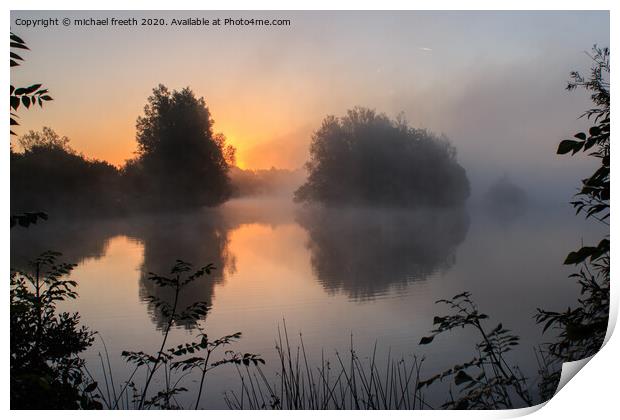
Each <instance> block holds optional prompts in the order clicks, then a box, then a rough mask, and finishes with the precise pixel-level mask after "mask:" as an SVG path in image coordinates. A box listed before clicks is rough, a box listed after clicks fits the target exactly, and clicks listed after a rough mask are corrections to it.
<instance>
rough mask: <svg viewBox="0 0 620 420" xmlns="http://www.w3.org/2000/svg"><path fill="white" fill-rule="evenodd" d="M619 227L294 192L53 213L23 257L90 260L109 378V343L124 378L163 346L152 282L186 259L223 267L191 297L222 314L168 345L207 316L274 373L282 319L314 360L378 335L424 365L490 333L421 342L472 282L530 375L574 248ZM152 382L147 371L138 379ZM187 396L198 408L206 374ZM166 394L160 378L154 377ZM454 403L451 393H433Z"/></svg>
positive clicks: (560, 212)
mask: <svg viewBox="0 0 620 420" xmlns="http://www.w3.org/2000/svg"><path fill="white" fill-rule="evenodd" d="M606 232H608V230H607V229H606V227H605V226H599V225H597V224H596V223H595V222H594V221H584V220H583V218H582V217H581V216H575V215H574V211H573V210H572V209H571V208H570V206H569V205H568V204H564V203H558V204H557V205H544V206H542V205H534V204H532V205H530V206H528V207H527V208H524V209H523V211H521V212H510V211H509V212H506V211H501V212H497V211H495V212H494V211H489V210H485V209H484V208H482V207H480V206H470V207H469V208H466V209H443V210H438V209H426V210H389V209H318V208H313V209H310V208H299V207H297V206H295V205H293V203H291V202H290V201H289V200H285V199H267V198H265V199H260V198H256V199H237V200H233V201H230V202H228V203H227V204H225V205H224V206H222V207H220V208H218V209H205V210H200V211H195V212H184V213H178V214H158V215H143V216H132V217H124V218H115V219H102V220H89V221H86V220H61V219H55V218H54V215H51V218H50V220H49V221H47V222H44V223H39V224H37V225H35V226H32V227H30V228H28V229H22V228H19V227H16V228H13V229H12V231H11V265H12V267H14V268H18V267H24V266H25V264H26V262H27V261H28V260H29V259H32V258H33V257H35V256H36V255H37V254H38V253H40V252H43V251H45V250H48V249H51V250H57V251H60V252H62V253H63V257H62V259H63V261H66V262H74V263H77V264H78V265H77V267H76V268H75V270H74V272H73V274H72V276H71V277H72V278H73V279H75V280H77V281H78V293H79V298H78V300H76V301H73V302H67V303H65V304H63V309H66V310H71V311H78V312H79V313H80V314H81V317H82V321H83V323H84V324H85V325H88V326H90V327H91V328H92V329H93V330H96V331H97V332H98V333H99V336H100V337H98V338H97V340H96V342H95V344H94V345H93V347H92V348H91V349H90V350H88V351H87V352H86V353H85V354H84V357H85V359H86V360H87V362H88V367H89V370H90V371H91V372H92V373H93V375H94V376H95V377H97V378H98V379H99V381H100V383H102V381H103V379H102V377H101V364H100V363H101V362H100V359H99V356H98V354H99V353H100V352H103V351H104V350H103V345H102V341H101V339H103V341H104V342H105V345H106V347H107V351H108V353H109V357H110V363H111V368H112V371H113V373H114V380H115V382H116V384H117V385H118V384H119V383H122V381H123V380H125V379H127V377H128V375H129V373H130V371H131V370H130V369H129V367H128V365H127V364H126V363H125V361H124V360H123V359H122V358H121V356H120V353H121V351H122V350H135V351H137V350H143V351H146V352H152V353H155V352H156V351H157V350H158V348H159V346H158V344H159V343H160V342H161V338H162V331H161V329H162V326H163V323H164V320H163V319H162V316H161V314H160V313H159V312H158V311H157V310H156V308H155V307H154V306H153V304H152V303H151V302H150V301H149V299H148V297H149V296H157V297H159V298H160V299H163V300H170V299H171V298H172V297H171V293H170V291H169V290H166V289H161V288H159V287H157V286H156V285H154V284H153V283H152V282H151V281H149V280H148V273H149V272H155V273H158V274H166V273H168V272H169V270H170V268H171V267H172V265H173V264H174V263H175V260H176V259H182V260H184V261H187V262H191V263H193V264H195V265H196V266H202V265H206V264H208V263H213V264H214V265H215V266H216V270H215V271H214V272H213V273H212V275H210V276H207V277H203V278H201V279H199V280H198V281H195V282H193V283H191V284H190V285H189V286H188V288H187V289H186V290H184V291H183V292H182V296H181V297H180V301H181V304H182V305H189V304H191V303H193V302H195V301H204V302H206V303H207V304H208V307H209V311H208V313H207V315H206V317H204V319H200V320H198V322H186V323H184V325H180V326H178V327H177V328H175V329H174V330H173V332H172V334H171V336H170V337H169V344H170V347H172V346H173V345H176V344H180V343H182V342H185V341H189V340H192V339H193V337H194V336H195V335H196V333H197V331H196V329H195V328H196V327H197V326H200V327H202V328H204V330H205V331H207V332H208V334H209V336H210V337H212V338H215V337H217V336H222V335H226V334H230V333H234V332H237V331H239V332H242V338H241V340H239V341H238V342H237V343H235V344H234V345H232V346H231V347H230V349H232V350H238V351H243V352H250V353H258V354H261V355H262V357H264V358H265V360H266V362H267V363H266V365H265V367H264V370H265V372H266V373H267V374H269V373H271V372H273V371H274V370H275V369H277V363H276V360H277V358H276V351H275V348H274V347H275V340H276V339H277V337H278V329H280V331H283V328H284V325H286V330H287V332H288V335H289V339H290V342H291V346H292V347H293V348H297V346H298V344H299V339H300V336H299V334H300V333H301V334H302V335H303V342H304V346H305V349H306V352H307V353H308V354H310V357H311V361H312V362H314V363H318V361H320V358H321V352H323V354H324V355H325V357H329V358H332V359H333V358H334V357H335V356H334V355H335V352H336V351H339V352H340V353H346V352H347V351H348V350H349V348H350V345H351V342H353V345H354V347H355V349H356V352H357V354H358V355H360V356H370V355H371V354H372V352H373V348H374V346H375V344H376V346H377V354H378V355H379V356H380V357H378V360H384V359H385V356H386V355H387V354H388V352H389V353H390V354H391V355H392V356H395V357H401V356H403V357H406V358H408V357H412V355H414V354H416V355H418V356H422V355H425V356H426V359H425V361H424V365H423V374H425V375H428V376H430V375H432V374H434V373H437V372H439V371H441V370H444V369H446V368H449V367H451V366H452V365H453V364H454V363H460V362H464V361H467V360H469V359H470V358H471V357H472V355H473V354H474V347H473V346H474V343H475V342H477V341H478V338H477V337H476V336H475V334H473V333H472V332H471V331H468V330H463V331H460V330H459V331H454V332H452V333H447V334H444V335H442V336H439V337H438V338H437V339H435V341H433V343H431V344H430V345H426V346H419V345H418V343H419V341H420V338H421V337H422V336H425V335H428V333H429V331H430V330H431V329H432V322H433V317H434V316H436V315H442V314H445V313H448V310H447V308H446V307H445V306H442V305H439V304H435V301H436V300H438V299H442V298H450V297H452V296H454V295H456V294H457V293H460V292H462V291H466V290H467V291H470V292H472V294H473V298H474V299H475V300H476V302H477V303H478V305H479V307H480V310H481V311H482V312H485V313H487V314H489V316H490V318H491V320H490V321H489V324H488V325H489V327H491V328H492V327H493V326H494V325H495V324H496V323H497V322H502V323H503V325H504V326H505V327H507V328H510V329H512V330H513V331H514V332H515V333H516V334H517V335H519V336H520V337H521V340H522V342H521V346H520V347H519V349H518V350H517V351H516V352H515V353H514V354H513V358H514V360H515V363H517V364H519V366H521V367H522V369H523V370H524V372H525V373H526V376H532V377H533V376H535V373H536V359H535V357H534V350H533V347H534V346H536V345H539V344H541V343H544V342H546V341H548V340H550V339H552V338H553V337H552V335H545V336H543V335H542V334H541V328H540V327H539V326H537V325H536V324H535V322H534V319H533V316H534V314H535V313H536V308H545V309H549V310H561V309H565V308H566V307H567V306H569V305H574V303H575V301H576V298H577V295H578V292H579V289H578V286H577V285H576V282H575V281H574V280H573V279H569V278H568V275H569V274H570V273H571V272H572V271H573V268H571V267H567V266H563V265H562V262H563V260H564V258H565V256H566V255H567V254H568V252H570V251H572V250H574V249H576V248H578V247H579V246H580V244H581V243H582V241H583V242H584V243H591V242H595V241H596V242H598V240H599V239H600V237H601V235H603V234H605V233H606ZM136 382H137V383H140V380H139V379H138V380H136ZM183 384H184V386H186V387H187V388H189V389H190V392H189V393H188V395H186V396H181V397H179V402H180V403H181V404H184V405H186V406H191V405H192V404H191V402H192V401H193V400H194V399H195V392H196V389H195V387H196V377H193V376H189V377H187V378H185V379H184V382H183ZM239 387H240V380H239V377H238V373H237V371H236V369H235V367H234V366H230V365H224V366H221V367H218V369H215V370H213V371H212V372H210V373H209V375H208V376H207V383H206V389H205V391H204V394H203V397H202V400H201V401H202V403H201V407H202V408H226V403H225V401H224V398H223V393H224V392H228V391H231V390H234V391H235V392H237V391H239ZM152 389H156V387H153V388H152ZM427 397H428V400H429V402H431V403H434V404H440V403H441V402H443V401H444V400H445V389H444V388H442V386H441V385H440V386H439V387H437V389H436V390H433V389H429V391H428V395H427Z"/></svg>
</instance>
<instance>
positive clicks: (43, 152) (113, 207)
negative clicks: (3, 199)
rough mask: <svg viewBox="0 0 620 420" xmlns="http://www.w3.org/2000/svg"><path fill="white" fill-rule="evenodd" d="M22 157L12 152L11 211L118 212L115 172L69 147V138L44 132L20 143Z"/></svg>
mask: <svg viewBox="0 0 620 420" xmlns="http://www.w3.org/2000/svg"><path fill="white" fill-rule="evenodd" d="M19 144H20V146H21V148H22V151H21V152H15V151H13V150H11V211H12V212H14V211H23V210H24V209H25V210H38V209H45V210H47V211H53V210H54V209H59V210H60V211H59V212H58V213H61V214H62V215H77V214H81V215H83V214H90V215H92V214H105V213H110V212H115V211H117V208H118V207H119V206H120V202H119V200H120V197H119V194H118V189H119V187H118V181H119V179H118V178H119V173H118V170H117V169H116V168H115V167H114V166H112V165H110V164H109V163H107V162H104V161H100V160H95V159H87V158H85V157H84V156H82V155H81V154H78V153H77V152H76V151H74V150H73V149H72V148H71V147H70V146H69V139H68V138H67V137H61V136H59V135H58V134H56V132H54V130H52V129H51V128H48V127H44V128H43V131H42V132H37V131H30V132H28V133H27V134H25V135H24V136H22V137H21V138H20V139H19Z"/></svg>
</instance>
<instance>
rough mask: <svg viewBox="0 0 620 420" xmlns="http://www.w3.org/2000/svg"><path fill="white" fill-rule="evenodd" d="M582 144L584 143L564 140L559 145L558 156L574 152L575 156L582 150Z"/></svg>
mask: <svg viewBox="0 0 620 420" xmlns="http://www.w3.org/2000/svg"><path fill="white" fill-rule="evenodd" d="M582 144H583V143H582V142H578V141H575V140H562V142H560V144H559V145H558V151H557V152H556V153H557V154H558V155H565V154H567V153H568V152H573V154H575V153H576V152H578V151H579V149H581V145H582Z"/></svg>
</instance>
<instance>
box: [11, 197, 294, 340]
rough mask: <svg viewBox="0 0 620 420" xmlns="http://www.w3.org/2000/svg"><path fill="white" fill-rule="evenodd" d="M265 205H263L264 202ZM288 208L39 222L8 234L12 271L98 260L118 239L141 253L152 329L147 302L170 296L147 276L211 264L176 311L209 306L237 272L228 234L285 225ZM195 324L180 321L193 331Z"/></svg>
mask: <svg viewBox="0 0 620 420" xmlns="http://www.w3.org/2000/svg"><path fill="white" fill-rule="evenodd" d="M267 201H268V200H267ZM291 219H292V206H291V204H290V202H287V203H267V205H265V201H264V200H263V202H262V203H261V202H258V201H253V200H236V201H234V202H231V203H228V204H226V205H224V206H222V207H220V208H218V209H203V210H198V211H192V212H176V213H163V214H150V215H141V216H134V217H126V218H117V219H101V220H92V219H89V220H85V219H79V218H73V219H62V220H61V219H58V218H55V217H53V216H52V217H51V218H50V220H49V221H48V222H44V223H39V224H37V225H34V226H32V227H30V228H29V229H23V228H19V227H18V228H15V229H12V230H11V266H12V267H14V268H19V269H21V270H27V269H28V262H29V261H30V260H32V259H34V258H35V257H36V256H38V255H39V254H41V253H42V252H45V251H48V250H54V251H59V252H62V254H63V256H62V258H61V259H62V261H65V262H71V263H76V264H81V263H84V262H85V261H86V260H88V259H91V258H94V259H99V258H102V257H103V256H104V255H105V254H106V250H107V247H108V243H109V242H110V240H111V239H112V238H114V237H117V236H125V237H128V238H130V239H132V240H134V241H136V242H138V243H140V244H142V248H143V258H142V264H141V265H140V267H137V268H138V269H139V271H140V276H139V283H140V284H139V298H140V300H141V301H142V302H144V303H145V304H146V305H147V310H148V312H149V315H150V317H151V319H152V321H153V323H154V324H155V326H156V327H157V328H162V327H163V323H164V321H165V320H164V319H163V318H162V316H161V314H160V312H159V311H157V310H155V308H154V306H153V304H152V303H151V302H150V300H149V299H148V297H149V296H155V297H157V298H159V299H161V300H164V301H167V302H169V303H172V300H173V296H174V295H173V291H172V290H171V289H169V288H162V287H158V286H156V285H155V284H154V283H153V282H151V281H150V280H149V279H148V277H149V273H151V272H152V273H157V274H159V275H164V276H165V275H167V274H168V273H169V272H170V269H171V268H172V266H173V265H174V263H175V261H176V260H177V259H181V260H183V261H186V262H190V263H192V264H194V265H195V266H196V267H200V266H204V265H206V264H209V263H211V264H214V265H215V267H216V270H215V271H213V272H212V273H211V275H208V276H203V277H201V278H199V279H198V280H196V281H194V282H192V283H190V284H189V285H188V286H187V287H186V288H185V289H184V290H183V292H182V293H181V296H180V301H179V307H180V308H181V309H183V308H185V307H186V306H188V305H190V304H192V303H195V302H198V301H202V302H206V303H207V305H208V306H209V307H211V306H212V301H213V293H214V287H215V285H216V284H218V283H221V282H222V281H224V279H225V277H226V275H230V274H233V273H234V272H235V270H236V260H235V256H234V254H233V253H232V252H231V251H230V250H229V237H230V233H231V232H232V231H233V230H235V229H238V228H239V227H240V226H241V225H244V224H250V223H260V224H263V225H267V226H272V227H273V226H277V225H279V224H282V223H286V222H290V220H291ZM196 322H197V321H185V323H184V325H183V326H184V327H186V328H192V327H193V326H194V325H195V323H196Z"/></svg>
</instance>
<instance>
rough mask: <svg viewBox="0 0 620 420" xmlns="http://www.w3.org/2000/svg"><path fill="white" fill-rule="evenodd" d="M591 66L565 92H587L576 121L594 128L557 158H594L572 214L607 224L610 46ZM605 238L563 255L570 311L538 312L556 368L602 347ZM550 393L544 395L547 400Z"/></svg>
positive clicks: (552, 377) (597, 51) (554, 375)
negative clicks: (573, 292)
mask: <svg viewBox="0 0 620 420" xmlns="http://www.w3.org/2000/svg"><path fill="white" fill-rule="evenodd" d="M590 57H591V58H592V60H593V62H594V63H593V65H592V68H591V71H590V75H589V77H584V76H582V75H581V74H580V73H579V72H572V73H571V81H569V82H568V86H567V89H568V90H569V91H572V90H575V89H577V88H583V89H585V90H586V91H588V92H591V96H590V98H591V99H592V102H593V104H594V107H593V108H591V109H589V110H587V111H586V112H585V113H584V114H583V115H582V116H581V117H584V116H585V117H586V118H587V119H588V120H591V121H593V122H594V125H592V126H591V127H590V129H589V130H588V134H586V133H577V134H575V136H574V137H575V138H576V139H577V140H564V141H562V142H561V143H560V144H559V146H558V151H557V153H558V154H566V153H568V152H572V154H573V155H574V154H576V153H578V152H584V153H585V152H586V151H588V150H591V151H590V153H589V155H590V156H592V157H595V158H596V159H598V160H599V162H600V164H599V167H598V168H597V169H596V171H595V172H594V173H593V174H592V175H591V176H590V177H588V178H586V179H583V180H582V181H581V189H580V191H579V192H578V193H577V195H576V198H577V199H576V200H575V201H573V202H571V204H572V205H573V207H574V208H575V209H577V214H579V213H581V212H583V213H585V216H586V219H587V218H594V219H596V220H598V221H599V222H601V223H603V224H605V225H609V218H610V202H609V199H610V177H609V176H610V159H611V155H610V132H611V126H610V83H609V75H610V73H609V71H610V68H609V48H599V47H597V46H596V45H595V46H594V47H593V53H592V55H590ZM609 250H610V240H609V237H608V235H607V236H606V237H605V238H603V239H601V240H600V241H599V243H598V244H597V245H595V246H582V247H581V248H580V249H578V250H576V251H573V252H571V253H569V254H568V256H567V257H566V260H565V261H564V264H567V265H576V266H578V267H579V271H578V272H576V273H574V274H572V275H571V276H570V277H571V278H576V279H578V280H577V281H578V283H579V285H580V286H581V291H580V298H579V299H578V302H577V305H576V307H575V308H570V307H569V308H567V309H566V310H565V311H564V312H554V311H548V310H543V309H539V310H538V313H537V315H536V321H537V322H538V323H540V324H544V327H543V331H547V330H549V329H552V330H555V331H556V332H557V334H558V339H557V341H555V342H553V343H549V344H547V346H546V355H545V356H546V358H547V360H550V361H551V362H552V363H553V364H555V365H556V366H560V365H561V363H562V362H565V361H573V360H579V359H583V358H586V357H589V356H592V355H593V354H594V353H596V352H597V351H598V350H599V349H600V347H601V346H602V345H603V341H604V340H605V335H606V333H607V324H608V320H609V287H610V278H609V269H610V259H609V257H610V254H609ZM560 374H561V370H560V369H559V368H557V369H553V370H551V371H549V372H546V373H545V374H543V381H542V385H543V386H545V385H546V384H547V383H554V382H555V383H557V381H558V380H559V378H560ZM551 396H552V394H549V393H547V397H551Z"/></svg>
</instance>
